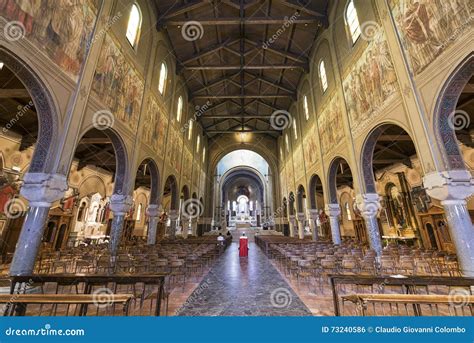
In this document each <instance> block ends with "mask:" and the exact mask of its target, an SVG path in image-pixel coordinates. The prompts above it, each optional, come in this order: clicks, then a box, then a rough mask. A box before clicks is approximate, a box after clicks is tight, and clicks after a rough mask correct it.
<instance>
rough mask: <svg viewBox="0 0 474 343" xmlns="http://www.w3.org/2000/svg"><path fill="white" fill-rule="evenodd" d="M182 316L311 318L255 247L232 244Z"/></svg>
mask: <svg viewBox="0 0 474 343" xmlns="http://www.w3.org/2000/svg"><path fill="white" fill-rule="evenodd" d="M176 314H177V315H181V316H310V315H311V311H310V310H309V309H308V308H307V307H306V305H305V304H304V303H303V302H302V301H301V299H300V298H299V297H298V295H297V294H296V293H295V292H294V290H293V289H292V287H291V286H290V285H289V284H288V283H287V281H286V280H285V279H284V278H283V277H282V275H281V274H280V273H279V272H278V271H277V270H276V269H275V267H274V266H273V265H272V263H271V262H270V261H269V260H268V258H267V257H266V256H265V255H264V254H263V252H262V251H261V250H260V248H258V247H257V246H256V245H255V244H254V243H252V242H251V243H250V250H249V256H248V257H247V258H239V254H238V245H237V243H232V244H231V245H230V246H229V248H228V249H227V250H226V251H225V253H224V254H223V255H222V256H221V257H220V258H219V259H218V260H217V261H216V263H215V264H214V266H213V267H212V268H211V270H210V271H209V273H208V274H207V275H206V276H205V277H204V278H203V279H202V281H201V282H200V284H199V285H198V286H197V287H196V288H195V289H194V291H193V293H192V294H191V295H190V296H189V297H188V299H187V300H186V301H185V302H184V304H183V305H182V306H181V308H179V309H178V310H177V313H176Z"/></svg>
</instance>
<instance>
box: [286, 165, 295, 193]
mask: <svg viewBox="0 0 474 343" xmlns="http://www.w3.org/2000/svg"><path fill="white" fill-rule="evenodd" d="M285 171H286V182H287V187H288V189H295V180H294V178H293V176H294V175H293V162H292V158H289V159H288V161H287V162H286V166H285Z"/></svg>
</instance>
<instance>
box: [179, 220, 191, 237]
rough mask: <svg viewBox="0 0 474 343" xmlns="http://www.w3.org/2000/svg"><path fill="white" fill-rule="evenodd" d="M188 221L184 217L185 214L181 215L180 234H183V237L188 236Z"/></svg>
mask: <svg viewBox="0 0 474 343" xmlns="http://www.w3.org/2000/svg"><path fill="white" fill-rule="evenodd" d="M189 222H190V219H189V218H186V216H181V229H182V231H181V235H182V236H183V238H188V233H189Z"/></svg>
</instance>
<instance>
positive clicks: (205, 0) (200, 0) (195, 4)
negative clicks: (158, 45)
mask: <svg viewBox="0 0 474 343" xmlns="http://www.w3.org/2000/svg"><path fill="white" fill-rule="evenodd" d="M211 2H212V0H197V1H191V2H189V3H187V4H185V5H182V6H180V7H178V8H176V9H175V10H174V11H172V12H169V13H164V14H163V16H162V17H160V19H159V21H158V23H160V21H161V22H163V21H166V20H169V19H170V18H173V17H176V16H178V15H181V14H184V13H186V12H189V11H192V10H195V9H198V8H201V7H203V6H205V5H207V4H210V3H211ZM171 10H173V8H171ZM159 27H161V25H159Z"/></svg>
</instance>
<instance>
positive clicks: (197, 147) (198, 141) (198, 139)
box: [196, 136, 201, 152]
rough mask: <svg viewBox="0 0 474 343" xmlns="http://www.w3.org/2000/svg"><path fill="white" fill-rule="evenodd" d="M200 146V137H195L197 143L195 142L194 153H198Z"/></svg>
mask: <svg viewBox="0 0 474 343" xmlns="http://www.w3.org/2000/svg"><path fill="white" fill-rule="evenodd" d="M200 144H201V137H200V136H197V141H196V152H199V146H200Z"/></svg>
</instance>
